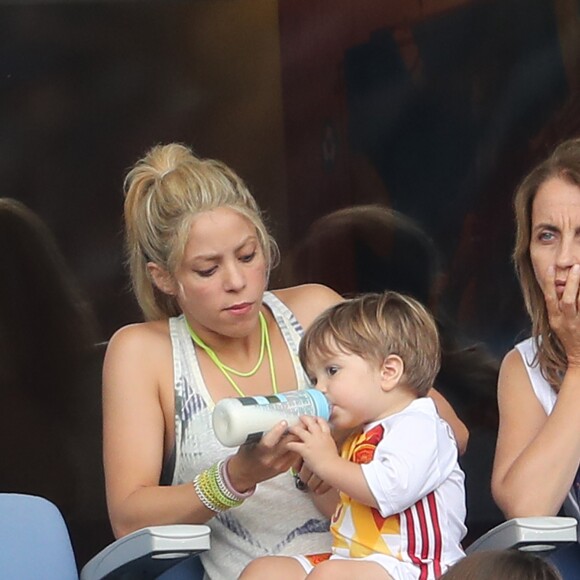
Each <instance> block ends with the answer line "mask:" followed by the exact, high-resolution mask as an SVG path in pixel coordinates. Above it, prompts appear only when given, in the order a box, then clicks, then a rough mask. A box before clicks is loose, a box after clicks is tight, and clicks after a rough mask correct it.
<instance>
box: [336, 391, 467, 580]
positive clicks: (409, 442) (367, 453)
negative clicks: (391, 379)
mask: <svg viewBox="0 0 580 580" xmlns="http://www.w3.org/2000/svg"><path fill="white" fill-rule="evenodd" d="M342 454H343V457H345V458H347V459H349V461H353V462H355V463H359V464H361V467H362V470H363V474H364V476H365V478H366V480H367V483H368V485H369V488H370V490H371V492H372V494H373V496H374V497H375V500H376V502H377V504H378V506H379V509H378V510H377V509H375V508H372V507H369V506H366V505H363V504H361V503H358V502H357V501H355V500H353V499H352V498H350V497H349V496H347V495H346V494H343V493H341V502H340V504H339V507H338V508H337V511H336V513H335V514H334V516H333V519H332V524H331V532H332V533H333V537H334V542H333V553H335V554H337V555H338V556H343V557H350V558H364V557H367V556H370V555H371V554H377V553H380V554H385V555H387V556H391V557H392V558H393V564H392V569H389V566H388V564H387V565H385V564H384V563H383V565H384V566H385V567H386V568H387V569H388V571H390V572H391V574H392V575H393V577H395V578H398V577H405V578H416V579H418V580H419V579H420V580H433V579H435V578H438V577H439V576H440V575H441V574H442V573H443V572H445V570H446V569H447V568H448V567H449V566H451V565H452V564H453V563H454V562H456V561H457V560H459V559H460V558H462V557H463V556H464V555H465V554H464V552H463V550H462V548H461V540H462V539H463V537H464V536H465V533H466V531H467V530H466V528H465V525H464V521H465V515H466V508H465V487H464V479H465V476H464V474H463V472H462V471H461V469H460V467H459V464H458V462H457V457H458V452H457V444H456V442H455V439H454V437H453V435H452V433H451V429H450V427H449V425H448V424H447V423H446V422H445V421H444V420H443V419H441V418H440V417H439V415H438V414H437V410H436V408H435V405H434V403H433V401H432V400H431V399H429V398H426V397H425V398H420V399H417V400H415V401H413V402H412V403H411V404H410V405H409V406H408V407H406V408H405V409H404V410H403V411H401V412H400V413H397V414H395V415H392V416H390V417H387V418H386V419H383V420H381V421H377V422H374V423H371V424H369V425H367V426H366V427H365V429H364V432H363V433H362V434H359V435H356V436H354V437H351V438H350V439H349V440H347V441H346V442H345V444H344V446H343V450H342ZM382 561H383V562H384V561H385V559H383V560H382ZM387 562H388V560H387ZM402 568H404V569H405V570H402Z"/></svg>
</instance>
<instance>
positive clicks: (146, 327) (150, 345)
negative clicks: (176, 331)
mask: <svg viewBox="0 0 580 580" xmlns="http://www.w3.org/2000/svg"><path fill="white" fill-rule="evenodd" d="M168 340H169V325H168V322H167V320H155V321H150V322H137V323H134V324H128V325H127V326H123V327H121V328H120V329H119V330H117V331H116V332H115V333H114V334H113V336H112V337H111V339H110V340H109V344H108V346H107V353H108V354H110V353H111V352H113V353H114V352H118V351H122V352H127V351H129V352H131V351H141V352H143V351H146V352H147V351H149V350H150V349H155V348H158V347H159V346H160V345H161V344H163V343H166V342H167V341H168Z"/></svg>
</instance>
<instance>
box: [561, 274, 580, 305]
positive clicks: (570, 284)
mask: <svg viewBox="0 0 580 580" xmlns="http://www.w3.org/2000/svg"><path fill="white" fill-rule="evenodd" d="M579 285H580V265H579V264H574V266H572V268H570V272H569V273H568V279H567V280H566V286H565V287H564V293H563V294H562V298H561V299H560V310H561V311H562V312H563V313H564V314H566V315H567V316H575V315H576V314H578V288H579Z"/></svg>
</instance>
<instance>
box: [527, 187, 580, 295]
mask: <svg viewBox="0 0 580 580" xmlns="http://www.w3.org/2000/svg"><path fill="white" fill-rule="evenodd" d="M530 257H531V260H532V266H533V268H534V273H535V275H536V279H537V280H538V283H539V285H540V287H541V288H542V289H543V290H544V292H545V287H546V280H547V278H548V274H547V271H548V268H550V267H553V268H554V272H555V284H556V293H557V295H558V298H561V297H562V294H563V292H564V287H565V286H566V280H567V279H568V274H569V272H570V269H571V268H572V266H573V265H574V264H580V188H579V187H578V186H577V185H574V184H571V183H568V182H567V181H564V180H562V179H560V178H558V177H553V178H551V179H549V180H548V181H546V182H544V183H543V184H542V186H541V187H540V188H539V189H538V191H537V193H536V197H535V199H534V202H533V204H532V224H531V238H530Z"/></svg>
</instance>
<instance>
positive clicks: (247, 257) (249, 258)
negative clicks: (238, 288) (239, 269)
mask: <svg viewBox="0 0 580 580" xmlns="http://www.w3.org/2000/svg"><path fill="white" fill-rule="evenodd" d="M255 257H256V251H255V250H254V251H253V252H252V253H251V254H246V255H244V256H241V257H240V261H241V262H246V263H247V262H251V261H252V260H253V259H254V258H255Z"/></svg>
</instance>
